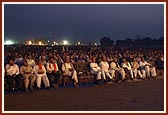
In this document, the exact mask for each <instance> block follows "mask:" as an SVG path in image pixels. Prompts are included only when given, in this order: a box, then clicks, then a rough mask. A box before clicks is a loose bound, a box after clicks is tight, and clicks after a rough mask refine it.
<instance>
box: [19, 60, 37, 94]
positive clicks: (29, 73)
mask: <svg viewBox="0 0 168 115" xmlns="http://www.w3.org/2000/svg"><path fill="white" fill-rule="evenodd" d="M20 74H21V75H22V77H23V79H24V85H25V91H28V87H29V83H30V89H31V90H33V87H34V82H35V76H34V75H33V68H32V67H31V66H30V65H28V63H27V60H24V63H23V65H22V66H21V67H20Z"/></svg>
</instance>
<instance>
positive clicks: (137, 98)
mask: <svg viewBox="0 0 168 115" xmlns="http://www.w3.org/2000/svg"><path fill="white" fill-rule="evenodd" d="M4 108H5V111H163V110H164V79H163V78H160V79H154V80H153V79H152V80H145V81H137V82H121V83H107V84H101V85H93V86H85V87H79V88H75V87H65V88H59V89H51V90H40V91H34V92H31V93H30V92H28V93H15V94H5V95H4Z"/></svg>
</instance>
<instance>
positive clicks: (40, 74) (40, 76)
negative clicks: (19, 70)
mask: <svg viewBox="0 0 168 115" xmlns="http://www.w3.org/2000/svg"><path fill="white" fill-rule="evenodd" d="M33 70H34V73H35V77H36V84H37V90H39V89H40V88H41V80H43V82H44V84H45V88H47V89H49V87H50V83H49V80H48V77H47V74H46V69H45V67H44V65H42V63H41V60H38V64H37V65H35V66H34V68H33Z"/></svg>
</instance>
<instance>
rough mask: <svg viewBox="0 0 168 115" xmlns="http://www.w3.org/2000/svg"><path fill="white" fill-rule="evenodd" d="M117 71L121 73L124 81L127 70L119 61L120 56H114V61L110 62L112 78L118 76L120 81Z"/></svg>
mask: <svg viewBox="0 0 168 115" xmlns="http://www.w3.org/2000/svg"><path fill="white" fill-rule="evenodd" d="M116 72H119V74H120V75H121V79H122V81H124V80H125V71H124V69H123V68H121V67H120V65H119V63H118V58H117V57H114V58H113V61H112V62H111V64H110V73H111V75H112V78H116V81H118V78H117V76H116Z"/></svg>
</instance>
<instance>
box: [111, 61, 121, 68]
mask: <svg viewBox="0 0 168 115" xmlns="http://www.w3.org/2000/svg"><path fill="white" fill-rule="evenodd" d="M117 66H118V67H117ZM110 68H111V69H114V70H118V68H120V65H119V64H118V63H117V64H116V63H115V62H111V64H110Z"/></svg>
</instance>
